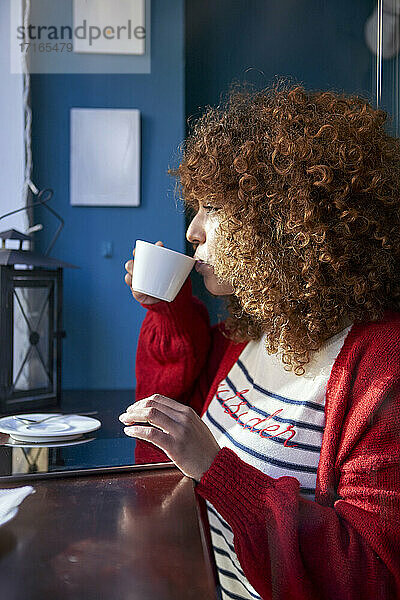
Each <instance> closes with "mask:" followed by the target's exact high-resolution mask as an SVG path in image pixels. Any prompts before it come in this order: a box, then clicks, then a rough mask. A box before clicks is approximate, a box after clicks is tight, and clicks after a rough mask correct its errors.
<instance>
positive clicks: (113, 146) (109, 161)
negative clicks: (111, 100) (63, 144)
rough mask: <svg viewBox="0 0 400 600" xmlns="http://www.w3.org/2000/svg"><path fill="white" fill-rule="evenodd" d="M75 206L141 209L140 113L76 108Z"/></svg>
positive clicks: (73, 113)
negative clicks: (135, 207)
mask: <svg viewBox="0 0 400 600" xmlns="http://www.w3.org/2000/svg"><path fill="white" fill-rule="evenodd" d="M70 115H71V121H70V125H71V146H70V196H71V204H72V205H73V206H139V204H140V111H139V110H137V109H115V108H107V109H103V108H72V109H71V113H70Z"/></svg>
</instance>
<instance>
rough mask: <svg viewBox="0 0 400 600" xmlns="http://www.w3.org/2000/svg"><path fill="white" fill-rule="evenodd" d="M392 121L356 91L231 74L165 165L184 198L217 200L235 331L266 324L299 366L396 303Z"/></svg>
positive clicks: (289, 362) (273, 349)
mask: <svg viewBox="0 0 400 600" xmlns="http://www.w3.org/2000/svg"><path fill="white" fill-rule="evenodd" d="M386 119H387V115H386V113H385V112H384V111H382V110H379V109H375V108H373V107H372V106H371V105H370V103H369V102H368V101H367V100H365V99H363V98H361V97H360V96H357V95H345V94H343V93H336V92H333V91H306V90H305V89H304V87H302V86H301V85H298V84H292V83H290V82H287V81H286V80H278V81H277V82H275V83H274V84H273V85H271V86H270V87H267V88H264V89H262V90H255V89H253V86H251V85H250V84H240V83H235V82H234V83H233V84H232V85H231V87H230V89H229V91H228V93H227V95H226V98H225V99H224V101H223V102H221V104H220V105H218V106H217V107H210V106H208V107H206V110H205V112H204V114H202V115H201V116H200V117H199V118H198V119H197V120H196V121H195V122H194V124H193V126H192V128H191V131H190V133H189V135H188V137H187V139H186V140H185V142H184V144H183V158H182V160H181V162H180V164H179V166H178V167H177V168H176V169H169V171H168V172H169V173H170V174H172V175H174V176H176V177H177V178H178V188H179V189H180V190H181V195H182V198H183V200H184V202H185V204H186V206H189V207H191V208H192V209H194V210H195V211H196V210H197V209H198V202H199V200H202V201H204V200H207V204H209V203H210V202H214V204H216V205H217V207H218V208H219V216H220V226H219V229H218V231H219V237H218V244H217V248H216V264H215V265H214V269H215V273H216V275H217V276H218V277H219V278H220V279H221V280H222V281H226V282H229V283H230V284H231V285H232V287H233V289H234V294H233V295H232V296H231V297H229V298H228V311H229V317H228V320H227V328H228V332H229V336H230V337H231V339H233V340H235V341H239V340H240V341H244V340H250V339H259V338H260V337H261V335H262V334H263V333H265V334H266V347H267V350H268V353H269V354H275V353H277V352H278V350H279V351H281V352H282V362H283V363H284V364H285V365H286V366H285V368H286V369H287V370H294V372H295V373H296V374H297V375H302V374H303V373H304V372H305V370H304V366H305V365H306V364H307V363H308V362H309V361H310V358H311V353H312V352H315V351H317V350H319V349H320V348H321V346H322V344H323V343H324V341H325V340H326V339H327V338H329V337H331V336H332V335H334V334H335V333H337V332H338V331H340V330H341V329H343V326H344V324H347V323H348V322H349V323H350V322H354V321H365V320H371V321H375V320H379V319H381V318H382V316H383V312H384V310H385V309H387V308H390V309H392V310H397V311H398V310H399V308H400V211H399V206H400V153H399V144H400V142H399V140H398V139H397V138H394V137H392V136H391V135H389V134H388V133H387V132H386V131H385V128H384V124H385V121H386Z"/></svg>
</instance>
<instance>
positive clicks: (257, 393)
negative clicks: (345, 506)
mask: <svg viewBox="0 0 400 600" xmlns="http://www.w3.org/2000/svg"><path fill="white" fill-rule="evenodd" d="M349 330H350V327H347V328H346V329H344V330H343V331H341V332H339V333H338V334H336V335H335V336H333V337H331V338H330V339H329V340H327V342H326V343H325V344H324V346H323V347H322V348H321V349H320V350H319V351H318V352H317V353H315V354H314V356H313V360H312V361H311V363H310V364H309V365H307V370H306V373H305V374H304V375H303V376H302V377H298V376H296V375H294V373H293V372H288V371H285V370H284V368H283V365H282V362H281V360H280V359H279V357H277V356H276V355H272V356H270V355H268V353H267V351H266V348H265V337H264V336H263V337H262V338H261V340H260V341H258V342H250V343H249V344H248V345H247V346H246V347H245V349H244V350H243V351H242V353H241V355H240V357H239V358H238V360H237V361H236V363H235V364H234V365H233V367H232V369H231V370H230V371H229V373H228V375H227V376H226V377H225V378H224V379H223V380H222V381H221V383H220V384H219V386H218V389H217V392H216V394H215V395H214V398H213V399H212V401H211V403H210V405H209V407H208V409H207V411H206V412H205V413H204V415H203V417H202V418H203V420H204V422H205V423H206V424H207V426H208V427H209V429H210V430H211V432H212V434H213V435H214V437H215V439H216V440H217V442H218V444H219V445H220V446H221V448H222V447H227V448H231V449H232V450H233V451H234V452H236V454H237V455H238V456H239V457H240V458H241V459H242V460H244V461H245V462H247V463H249V464H251V465H253V466H254V467H256V468H257V469H259V470H260V471H262V472H263V473H267V474H268V475H270V476H271V477H275V478H278V477H282V476H288V475H289V476H293V477H295V478H296V479H297V480H298V481H299V483H300V494H301V495H302V496H303V497H304V498H308V499H310V500H314V496H315V482H316V478H317V467H318V462H319V455H320V452H321V442H322V434H323V431H324V424H325V391H326V385H327V381H328V378H329V375H330V371H331V368H332V364H333V362H334V360H335V358H336V356H337V354H338V352H339V350H340V349H341V347H342V345H343V342H344V339H345V337H346V335H347V333H348V332H349ZM207 512H208V519H209V523H210V531H211V539H212V546H213V550H214V555H215V562H216V567H217V572H218V577H219V580H220V585H221V591H222V598H223V600H225V599H226V600H229V599H230V598H238V599H240V600H242V599H247V600H251V599H252V598H260V596H259V595H258V594H257V593H256V591H255V590H254V588H253V587H252V586H251V585H250V583H249V582H248V581H247V579H246V577H245V575H244V573H243V571H242V569H241V568H240V564H239V562H238V559H237V556H236V553H235V551H234V545H233V544H234V542H233V532H232V529H231V528H230V527H229V524H228V523H227V522H226V521H225V520H224V519H223V518H222V517H221V515H219V514H218V513H217V511H216V510H215V509H214V508H213V506H212V504H211V503H210V502H208V501H207Z"/></svg>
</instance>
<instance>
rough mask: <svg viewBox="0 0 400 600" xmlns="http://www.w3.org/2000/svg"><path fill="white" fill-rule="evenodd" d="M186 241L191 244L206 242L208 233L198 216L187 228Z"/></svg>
mask: <svg viewBox="0 0 400 600" xmlns="http://www.w3.org/2000/svg"><path fill="white" fill-rule="evenodd" d="M186 239H187V241H188V242H190V243H191V244H204V242H205V241H206V232H205V229H204V226H203V223H202V219H201V218H200V216H199V215H198V214H197V215H196V216H195V217H194V219H193V220H192V221H191V223H190V225H189V227H188V228H187V231H186Z"/></svg>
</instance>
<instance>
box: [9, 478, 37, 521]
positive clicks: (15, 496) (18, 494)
mask: <svg viewBox="0 0 400 600" xmlns="http://www.w3.org/2000/svg"><path fill="white" fill-rule="evenodd" d="M34 492H35V490H34V489H33V487H32V486H31V485H24V486H23V487H19V488H13V489H6V490H0V525H1V524H2V523H3V521H4V520H5V519H7V517H8V516H9V514H10V513H11V511H13V510H14V509H15V508H17V507H18V506H19V505H20V504H21V502H22V501H23V500H25V498H26V497H27V496H29V494H32V493H34Z"/></svg>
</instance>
